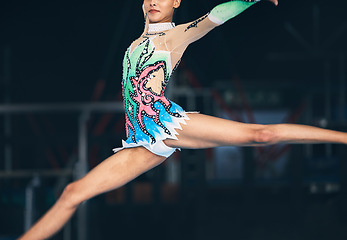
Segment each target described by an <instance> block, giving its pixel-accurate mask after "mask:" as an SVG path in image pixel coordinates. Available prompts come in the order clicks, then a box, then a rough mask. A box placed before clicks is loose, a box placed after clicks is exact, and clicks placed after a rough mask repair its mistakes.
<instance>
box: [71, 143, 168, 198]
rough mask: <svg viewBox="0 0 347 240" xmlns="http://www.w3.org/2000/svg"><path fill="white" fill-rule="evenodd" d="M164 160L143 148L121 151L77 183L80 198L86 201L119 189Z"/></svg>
mask: <svg viewBox="0 0 347 240" xmlns="http://www.w3.org/2000/svg"><path fill="white" fill-rule="evenodd" d="M164 160H165V158H164V157H162V156H158V155H155V154H153V153H152V152H150V151H148V150H147V149H145V148H143V147H137V148H127V149H124V150H121V151H119V152H117V153H115V154H113V155H112V156H110V157H109V158H107V159H105V160H104V161H102V162H101V163H100V164H99V165H97V166H96V167H95V168H93V169H92V170H91V171H90V172H89V173H88V174H87V175H85V176H84V177H83V178H81V179H80V180H78V181H77V182H75V184H76V186H77V187H78V190H79V191H78V198H80V199H83V200H85V199H89V198H92V197H94V196H96V195H98V194H101V193H104V192H107V191H110V190H113V189H115V188H118V187H120V186H122V185H124V184H126V183H128V182H129V181H131V180H132V179H134V178H136V177H137V176H139V175H140V174H142V173H144V172H146V171H148V170H149V169H151V168H153V167H155V166H157V165H159V164H160V163H162V162H163V161H164Z"/></svg>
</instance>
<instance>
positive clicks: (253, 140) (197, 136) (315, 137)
mask: <svg viewBox="0 0 347 240" xmlns="http://www.w3.org/2000/svg"><path fill="white" fill-rule="evenodd" d="M188 116H189V118H190V120H189V121H187V125H182V130H178V131H177V132H178V134H179V135H178V136H177V137H178V140H169V139H168V140H165V144H167V145H168V146H170V147H182V148H210V147H218V146H227V145H234V146H260V145H270V144H275V143H343V144H347V133H344V132H338V131H333V130H327V129H322V128H317V127H311V126H306V125H298V124H273V125H261V124H246V123H239V122H234V121H230V120H225V119H221V118H216V117H211V116H207V115H203V114H196V113H193V114H188Z"/></svg>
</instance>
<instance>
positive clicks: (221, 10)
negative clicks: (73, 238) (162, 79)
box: [168, 0, 277, 53]
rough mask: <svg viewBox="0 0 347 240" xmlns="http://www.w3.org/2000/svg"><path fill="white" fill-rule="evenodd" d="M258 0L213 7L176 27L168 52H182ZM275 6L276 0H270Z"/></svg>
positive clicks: (246, 0)
mask: <svg viewBox="0 0 347 240" xmlns="http://www.w3.org/2000/svg"><path fill="white" fill-rule="evenodd" d="M259 1H260V0H251V1H249V0H232V1H229V2H225V3H222V4H219V5H217V6H216V7H214V8H213V9H212V10H211V12H209V13H208V14H206V15H204V16H203V17H201V18H199V19H197V20H195V21H193V22H190V23H186V24H182V25H178V26H177V27H176V28H175V29H174V30H173V31H171V32H170V35H169V36H168V37H170V41H169V42H170V43H171V44H170V46H169V47H170V48H171V49H170V50H172V51H173V52H176V53H179V52H183V51H184V50H185V49H186V47H187V46H188V45H189V44H190V43H192V42H195V41H197V40H198V39H200V38H202V37H203V36H205V35H206V34H207V33H208V32H209V31H211V30H212V29H214V28H215V27H217V26H219V25H221V24H223V23H225V22H226V21H228V20H230V19H232V18H234V17H236V16H237V15H239V14H240V13H242V12H243V11H245V10H246V9H248V8H249V7H251V6H253V5H254V4H256V3H257V2H259ZM270 1H271V2H273V3H274V4H275V5H277V0H270Z"/></svg>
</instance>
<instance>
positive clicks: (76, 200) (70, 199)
mask: <svg viewBox="0 0 347 240" xmlns="http://www.w3.org/2000/svg"><path fill="white" fill-rule="evenodd" d="M59 202H60V203H62V204H64V205H65V206H66V207H69V208H75V207H78V205H79V204H81V203H82V202H83V200H82V199H81V198H80V196H79V190H78V183H77V182H72V183H69V184H68V185H67V186H66V187H65V189H64V191H63V193H62V194H61V196H60V198H59Z"/></svg>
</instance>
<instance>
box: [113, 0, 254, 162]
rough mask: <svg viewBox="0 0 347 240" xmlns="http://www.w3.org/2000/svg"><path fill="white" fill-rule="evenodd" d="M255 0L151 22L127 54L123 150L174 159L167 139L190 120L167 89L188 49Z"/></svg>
mask: <svg viewBox="0 0 347 240" xmlns="http://www.w3.org/2000/svg"><path fill="white" fill-rule="evenodd" d="M254 3H255V1H240V0H238V1H229V2H226V3H223V4H219V5H218V6H216V7H215V8H213V9H212V11H211V12H209V13H208V14H206V15H204V16H203V17H201V18H199V19H197V20H196V21H193V22H190V23H186V24H181V25H178V26H175V24H174V23H157V24H148V18H147V17H146V25H145V30H144V33H143V34H142V36H141V37H140V38H139V39H137V40H135V41H134V42H133V43H132V44H131V45H130V46H129V48H128V49H127V50H126V52H125V56H124V60H123V79H122V93H123V98H124V107H125V118H126V124H125V125H126V126H125V128H126V135H127V139H126V141H124V140H123V142H122V144H123V147H122V148H116V149H113V150H114V152H117V151H119V150H121V149H123V148H130V147H138V146H143V147H145V148H147V149H148V150H149V151H151V152H153V153H155V154H157V155H160V156H164V157H169V156H170V155H171V154H172V153H173V152H174V151H175V149H174V148H170V147H168V146H166V145H165V144H164V142H163V140H165V139H177V137H176V135H177V132H176V130H175V129H181V124H185V121H186V120H188V119H189V118H188V116H187V114H186V112H185V111H184V110H183V109H182V107H180V106H179V105H177V104H176V103H174V102H172V101H170V100H168V99H167V98H166V97H165V96H164V90H165V87H166V85H167V83H168V81H169V79H170V77H171V75H172V73H173V71H174V69H175V68H176V67H177V65H178V63H179V61H180V59H181V57H182V55H183V52H184V51H185V49H186V48H187V47H188V45H189V44H190V43H192V42H194V41H196V40H198V39H200V38H201V37H203V36H204V35H205V34H206V33H208V32H209V31H211V30H212V29H213V28H215V27H216V26H219V25H221V24H223V23H224V22H226V21H227V20H229V19H231V18H233V17H235V16H236V15H238V14H239V13H241V12H243V11H244V10H245V9H247V8H248V7H250V6H252V5H253V4H254Z"/></svg>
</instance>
